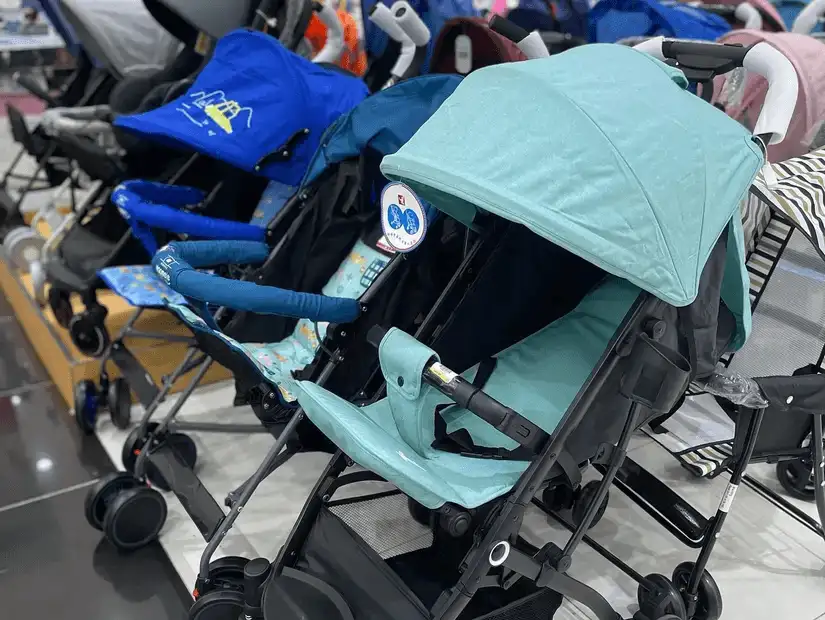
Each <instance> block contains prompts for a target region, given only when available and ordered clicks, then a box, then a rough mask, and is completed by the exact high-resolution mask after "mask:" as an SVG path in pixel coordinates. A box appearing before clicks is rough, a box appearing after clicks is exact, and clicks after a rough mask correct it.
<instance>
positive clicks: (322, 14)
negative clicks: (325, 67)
mask: <svg viewBox="0 0 825 620" xmlns="http://www.w3.org/2000/svg"><path fill="white" fill-rule="evenodd" d="M317 13H318V19H320V20H321V21H322V22H323V23H324V25H325V26H326V27H327V42H326V43H325V44H324V47H323V48H322V49H321V51H319V52H318V53H317V54H316V55H315V58H313V59H312V62H314V63H317V64H320V63H334V62H336V61H338V59H339V58H340V57H341V52H343V51H344V27H343V25H342V24H341V20H340V19H339V18H338V13H337V12H336V11H335V9H334V8H333V7H332V6H331V5H330V4H323V5H320V9H318V10H317Z"/></svg>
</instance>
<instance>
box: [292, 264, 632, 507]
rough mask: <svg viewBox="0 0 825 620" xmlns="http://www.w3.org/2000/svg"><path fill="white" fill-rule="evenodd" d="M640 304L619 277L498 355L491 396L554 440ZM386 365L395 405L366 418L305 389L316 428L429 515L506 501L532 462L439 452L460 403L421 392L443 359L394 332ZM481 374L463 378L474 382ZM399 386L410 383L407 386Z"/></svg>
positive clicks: (460, 417) (386, 343) (459, 414)
mask: <svg viewBox="0 0 825 620" xmlns="http://www.w3.org/2000/svg"><path fill="white" fill-rule="evenodd" d="M638 294H639V289H638V288H637V287H636V286H635V285H633V284H630V283H629V282H627V281H625V280H621V279H618V278H613V277H609V278H608V279H606V280H605V281H604V283H602V285H601V286H599V287H598V288H596V289H595V290H593V291H592V292H591V293H590V294H589V295H588V296H587V297H585V299H584V300H582V302H581V303H580V304H579V305H578V307H577V308H576V309H575V310H574V311H572V312H570V313H569V314H567V315H566V316H564V317H562V318H561V319H559V320H557V321H555V322H554V323H551V324H550V325H548V326H547V327H545V328H543V329H542V330H540V331H538V332H536V333H535V334H533V335H531V336H529V337H528V338H526V339H524V340H522V341H521V342H519V343H517V344H515V345H513V346H512V347H510V348H508V349H506V350H505V351H503V352H501V353H500V354H498V355H497V356H496V359H497V360H498V361H497V364H496V368H495V370H494V372H493V373H492V375H491V376H490V378H489V379H488V381H487V383H486V385H485V388H484V389H485V391H486V392H487V393H488V394H490V395H491V396H492V397H494V398H496V399H498V400H499V401H501V402H502V403H504V404H505V405H508V406H509V407H512V408H513V409H515V410H516V411H518V412H519V413H521V414H522V415H523V416H525V417H526V418H528V419H530V420H531V421H533V422H534V423H536V424H537V425H539V426H540V427H541V428H542V429H544V430H545V431H547V432H548V433H552V432H553V431H554V430H555V429H556V426H557V425H558V423H559V421H560V420H561V418H562V416H563V415H564V413H565V411H566V410H567V407H568V406H569V405H570V403H571V402H572V400H573V398H574V397H575V396H576V393H577V392H578V391H579V388H580V387H581V386H582V384H583V383H584V381H585V380H586V379H587V377H588V376H589V375H590V373H591V372H592V370H593V368H594V367H595V365H596V363H597V362H598V360H599V358H600V357H601V355H602V353H603V352H604V350H605V348H606V347H607V344H608V342H609V341H610V339H611V337H612V336H613V334H614V333H615V332H616V329H617V328H618V327H619V325H620V324H621V322H622V319H623V318H624V316H625V314H626V313H627V311H628V310H629V308H630V306H631V304H632V303H633V301H634V300H635V299H636V298H637V296H638ZM379 355H380V358H381V368H382V371H383V372H384V376H385V378H386V379H387V388H388V389H387V391H388V396H387V397H386V398H384V399H382V400H380V401H378V402H376V403H374V404H372V405H369V406H367V407H363V408H359V407H356V406H355V405H352V404H350V403H348V402H347V401H345V400H343V399H341V398H339V397H337V396H335V395H334V394H332V393H330V392H328V391H326V390H324V389H323V388H321V387H318V386H317V385H315V384H314V383H311V382H307V381H301V382H298V383H297V384H296V396H297V399H298V402H299V404H300V405H301V406H302V407H303V408H304V411H305V412H306V414H307V416H308V417H309V419H310V420H312V422H313V423H314V424H315V425H316V426H317V427H318V428H319V429H320V430H321V431H322V432H323V433H324V434H325V435H326V436H327V437H329V438H330V439H331V440H332V441H333V442H334V443H335V444H336V445H338V446H339V447H340V448H341V449H342V450H343V451H344V452H345V453H346V454H347V455H348V456H349V457H350V458H352V459H353V460H354V461H355V462H356V463H358V464H360V465H362V466H363V467H366V468H368V469H370V470H372V471H374V472H376V473H378V474H379V475H381V476H383V477H384V478H385V479H387V480H388V481H390V482H392V483H394V484H395V485H397V486H398V487H399V488H400V489H401V490H402V491H404V493H406V494H407V495H409V496H411V497H413V498H414V499H416V500H417V501H418V502H420V503H421V504H423V505H425V506H427V507H429V508H438V507H439V506H441V505H443V504H444V503H445V502H452V503H455V504H458V505H461V506H464V507H466V508H475V507H477V506H480V505H482V504H484V503H486V502H488V501H490V500H492V499H495V498H496V497H499V496H500V495H502V494H504V493H506V492H507V491H508V490H509V489H510V488H511V487H512V485H513V484H514V483H515V481H516V480H517V479H518V477H519V476H520V475H521V473H522V472H523V471H524V469H525V468H526V467H527V462H525V461H507V460H493V459H480V458H473V457H468V456H461V455H459V454H453V453H450V452H444V451H440V450H436V449H434V448H432V447H431V444H432V442H433V439H434V428H433V427H434V410H435V407H436V406H437V405H439V404H446V403H450V402H451V401H450V400H449V399H448V398H446V397H444V396H442V395H441V394H440V393H439V392H437V391H436V390H435V389H433V388H431V387H429V386H427V385H421V383H420V375H421V371H422V369H423V368H424V367H425V366H426V365H427V363H428V362H429V361H430V360H431V359H432V358H433V357H437V356H436V353H435V352H434V351H432V350H431V349H429V348H428V347H426V346H424V345H423V344H421V343H419V342H418V341H416V340H415V339H414V338H412V337H411V336H409V335H407V334H405V333H404V332H401V331H400V330H397V329H393V330H390V332H388V334H387V336H386V337H385V338H384V340H383V341H382V343H381V347H380V349H379ZM476 369H477V367H473V368H471V369H469V370H468V371H467V372H465V373H463V376H464V377H465V378H466V379H468V380H471V379H472V378H473V376H474V375H475V372H476ZM398 377H403V379H404V380H403V381H402V382H401V383H402V384H403V386H399V381H398ZM444 417H445V419H446V420H447V422H448V431H454V430H456V429H458V428H466V429H467V430H468V431H469V432H470V434H471V435H472V437H473V441H474V442H475V443H476V444H477V445H483V446H487V447H503V448H513V447H515V446H516V444H515V442H514V441H512V440H511V439H509V438H508V437H506V436H505V435H503V434H501V433H500V432H499V431H497V430H496V429H494V428H493V427H492V426H490V425H488V424H487V423H485V422H484V421H482V420H481V419H480V418H477V417H476V416H474V415H473V414H472V413H470V412H469V411H467V410H464V409H461V408H459V407H458V406H453V407H451V408H448V409H447V410H445V412H444Z"/></svg>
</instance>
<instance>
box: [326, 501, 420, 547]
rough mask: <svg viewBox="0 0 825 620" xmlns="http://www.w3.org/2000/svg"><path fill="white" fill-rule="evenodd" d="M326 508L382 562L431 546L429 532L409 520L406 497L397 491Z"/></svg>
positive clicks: (411, 519)
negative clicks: (353, 532) (356, 534)
mask: <svg viewBox="0 0 825 620" xmlns="http://www.w3.org/2000/svg"><path fill="white" fill-rule="evenodd" d="M328 508H329V510H330V512H332V513H333V514H334V515H335V516H337V517H338V518H339V519H341V520H342V521H343V522H344V523H346V524H347V525H348V526H349V527H350V528H351V529H352V530H353V531H355V532H357V533H358V535H359V536H360V537H361V538H363V539H364V541H365V542H366V543H367V544H368V545H369V546H370V547H372V549H373V550H374V551H375V552H376V553H377V554H378V555H379V556H381V558H382V559H384V560H386V559H388V558H392V557H395V556H397V555H401V554H402V553H410V552H412V551H418V550H419V549H426V548H427V547H430V546H432V544H433V531H432V529H431V528H429V527H427V526H424V525H422V524H420V523H418V521H415V520H414V519H413V518H412V516H411V515H410V511H409V509H408V507H407V496H406V495H404V494H402V493H400V492H398V491H389V492H387V493H378V494H375V495H369V496H366V497H356V498H352V499H343V500H339V501H333V502H330V503H329V504H328Z"/></svg>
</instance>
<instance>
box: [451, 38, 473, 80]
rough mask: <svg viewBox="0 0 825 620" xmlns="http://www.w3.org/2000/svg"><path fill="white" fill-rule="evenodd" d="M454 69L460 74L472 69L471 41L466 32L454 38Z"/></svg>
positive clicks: (465, 73)
mask: <svg viewBox="0 0 825 620" xmlns="http://www.w3.org/2000/svg"><path fill="white" fill-rule="evenodd" d="M455 70H456V73H460V74H461V75H467V74H468V73H469V72H470V71H472V70H473V41H472V40H471V39H470V37H468V36H467V35H466V34H460V35H458V36H457V37H456V38H455Z"/></svg>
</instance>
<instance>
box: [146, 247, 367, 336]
mask: <svg viewBox="0 0 825 620" xmlns="http://www.w3.org/2000/svg"><path fill="white" fill-rule="evenodd" d="M269 252H270V248H269V246H267V245H266V244H265V243H257V242H250V241H240V242H239V241H184V242H173V243H170V244H169V245H167V246H166V247H164V248H161V249H160V250H159V251H158V252H157V253H156V254H155V256H154V257H153V258H152V267H153V268H154V270H155V273H157V274H158V276H159V277H160V278H161V280H162V281H163V282H165V283H166V284H167V285H168V286H169V287H170V288H172V289H173V290H175V291H177V292H178V293H180V294H181V295H183V296H184V297H188V298H190V299H194V300H197V301H200V302H203V303H206V304H213V305H216V306H222V307H227V308H232V309H234V310H242V311H247V312H254V313H256V314H277V315H280V316H288V317H294V318H299V319H301V318H303V319H309V320H311V321H316V322H317V321H328V322H330V323H348V322H350V321H353V320H355V319H356V318H357V317H358V315H359V314H360V313H361V306H360V304H359V303H358V301H357V300H355V299H348V298H342V297H327V296H325V295H317V294H314V293H299V292H296V291H289V290H286V289H282V288H278V287H275V286H263V285H260V284H255V283H254V282H247V281H242V280H231V279H229V278H221V277H219V276H214V275H210V274H206V273H202V272H200V271H196V268H198V267H211V266H215V265H221V264H258V263H262V262H264V261H265V260H266V258H267V257H268V256H269Z"/></svg>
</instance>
